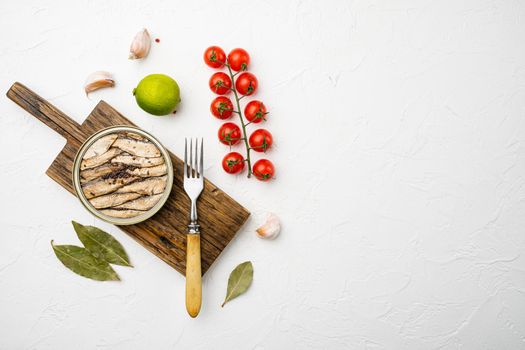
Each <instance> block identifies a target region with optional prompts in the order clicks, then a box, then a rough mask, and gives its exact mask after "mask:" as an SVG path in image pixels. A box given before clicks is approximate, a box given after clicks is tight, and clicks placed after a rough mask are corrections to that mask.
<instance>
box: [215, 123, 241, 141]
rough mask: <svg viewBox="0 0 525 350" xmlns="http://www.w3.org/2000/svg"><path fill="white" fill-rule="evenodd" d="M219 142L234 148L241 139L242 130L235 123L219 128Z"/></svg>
mask: <svg viewBox="0 0 525 350" xmlns="http://www.w3.org/2000/svg"><path fill="white" fill-rule="evenodd" d="M218 135H219V141H221V142H222V143H224V144H225V145H228V146H232V145H235V144H237V143H238V142H239V141H240V139H241V129H240V128H239V127H238V126H237V125H236V124H234V123H224V124H222V126H221V127H220V128H219V133H218Z"/></svg>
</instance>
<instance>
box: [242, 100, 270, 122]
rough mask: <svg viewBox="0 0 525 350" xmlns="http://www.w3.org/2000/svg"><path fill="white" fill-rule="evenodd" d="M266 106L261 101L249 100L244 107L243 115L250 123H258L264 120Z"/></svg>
mask: <svg viewBox="0 0 525 350" xmlns="http://www.w3.org/2000/svg"><path fill="white" fill-rule="evenodd" d="M266 114H268V112H266V106H265V105H264V103H262V102H261V101H256V100H253V101H250V102H249V103H248V104H247V105H246V107H244V116H245V117H246V119H248V121H249V122H252V123H260V122H261V121H263V120H266Z"/></svg>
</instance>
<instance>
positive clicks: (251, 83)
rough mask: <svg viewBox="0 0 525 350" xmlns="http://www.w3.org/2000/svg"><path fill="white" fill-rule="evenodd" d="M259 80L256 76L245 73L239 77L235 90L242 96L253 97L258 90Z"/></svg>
mask: <svg viewBox="0 0 525 350" xmlns="http://www.w3.org/2000/svg"><path fill="white" fill-rule="evenodd" d="M257 84H258V82H257V78H256V77H255V75H253V74H252V73H249V72H244V73H241V75H239V77H238V78H237V80H236V81H235V88H236V89H237V91H239V92H240V93H241V94H242V95H247V96H249V95H251V94H253V93H254V92H255V90H257Z"/></svg>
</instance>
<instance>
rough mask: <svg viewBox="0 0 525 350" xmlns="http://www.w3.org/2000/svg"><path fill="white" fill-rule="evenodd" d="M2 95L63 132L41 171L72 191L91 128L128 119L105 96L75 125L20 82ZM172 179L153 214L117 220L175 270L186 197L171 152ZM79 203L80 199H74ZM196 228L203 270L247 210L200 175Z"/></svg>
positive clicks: (182, 248)
mask: <svg viewBox="0 0 525 350" xmlns="http://www.w3.org/2000/svg"><path fill="white" fill-rule="evenodd" d="M7 97H9V98H10V99H11V100H13V101H14V102H15V103H17V104H18V105H19V106H20V107H22V108H23V109H25V110H26V111H28V112H29V113H31V114H32V115H33V116H35V117H36V118H37V119H39V120H40V121H42V122H43V123H44V124H46V125H47V126H49V127H50V128H52V129H53V130H55V131H56V132H58V133H59V134H60V135H62V136H63V137H64V138H65V139H66V140H67V143H66V145H65V146H64V148H63V149H62V151H61V152H60V154H59V155H58V156H57V157H56V159H55V160H54V161H53V163H52V164H51V166H50V167H49V169H47V172H46V174H47V175H48V176H49V177H51V178H52V179H53V180H55V181H56V182H58V183H59V184H60V185H61V186H62V187H64V188H65V189H66V190H68V191H69V192H71V193H72V194H75V190H74V188H73V182H72V175H71V174H72V168H73V161H74V158H75V155H76V153H77V150H78V149H79V147H80V146H81V144H82V143H83V142H84V140H86V139H87V138H88V137H89V136H90V135H92V134H93V133H95V132H97V131H99V130H101V129H104V128H107V127H110V126H115V125H131V126H135V124H133V123H132V122H130V121H129V120H128V119H126V118H125V117H124V116H123V115H122V114H120V113H119V112H117V111H116V110H115V109H114V108H112V107H111V106H110V105H108V104H107V103H106V102H104V101H100V102H99V103H98V104H97V106H96V107H95V109H93V111H92V112H91V114H90V115H89V116H88V117H87V119H86V120H85V121H84V122H83V123H82V125H78V123H76V122H75V121H74V120H72V119H71V118H69V117H68V116H67V115H65V114H64V113H63V112H61V111H60V110H59V109H57V108H56V107H54V106H53V105H51V104H50V103H49V102H48V101H46V100H44V99H43V98H42V97H40V96H38V95H37V94H35V93H34V92H33V91H31V90H30V89H28V88H27V87H25V86H24V85H22V84H20V83H14V84H13V86H11V88H10V89H9V91H8V92H7ZM170 156H171V161H172V162H173V170H174V180H173V188H172V190H171V195H170V197H169V199H168V200H167V202H166V204H165V205H164V206H163V207H162V209H161V210H159V211H158V212H157V213H156V214H155V215H154V216H153V217H151V218H149V219H148V220H146V221H144V222H141V223H139V224H135V225H127V226H118V227H119V228H120V229H121V230H122V231H124V232H126V233H127V234H129V235H130V236H131V237H133V238H134V239H135V240H137V241H138V242H139V243H140V244H142V245H143V246H144V247H145V248H146V249H148V250H149V251H150V252H152V253H153V254H155V255H157V256H158V257H159V258H161V259H162V260H164V261H165V262H166V263H168V264H169V265H170V266H172V267H173V268H175V269H176V270H177V271H179V272H180V273H182V274H184V273H185V270H186V233H187V224H188V215H189V214H188V213H189V210H190V201H189V200H188V198H187V196H186V194H185V193H184V189H183V187H182V170H183V162H182V161H181V160H180V159H179V158H177V157H176V156H175V155H173V153H171V152H170ZM78 205H79V206H81V205H82V204H81V203H80V201H79V203H78ZM197 208H198V212H199V224H200V231H201V257H202V273H203V274H204V273H205V272H206V271H207V270H208V268H209V267H210V266H211V264H212V263H213V262H214V261H215V259H217V258H218V256H219V255H220V253H221V252H222V251H223V250H224V248H225V247H226V246H227V245H228V243H229V242H230V241H231V240H232V238H233V237H234V236H235V234H236V233H237V231H238V230H239V229H240V228H241V227H242V225H243V224H244V223H245V222H246V220H247V219H248V217H249V215H250V213H249V212H248V210H246V209H245V208H244V207H242V206H241V205H240V204H239V203H237V202H236V201H235V200H233V199H232V198H231V197H230V196H228V195H227V194H226V193H224V192H223V191H221V190H220V189H219V188H217V186H215V185H214V184H212V183H211V182H209V181H208V180H206V179H205V181H204V190H203V192H202V194H201V196H200V198H199V201H198V203H197Z"/></svg>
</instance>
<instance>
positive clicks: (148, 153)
mask: <svg viewBox="0 0 525 350" xmlns="http://www.w3.org/2000/svg"><path fill="white" fill-rule="evenodd" d="M113 146H114V147H117V148H120V149H121V150H123V151H125V152H128V153H129V154H132V155H134V156H139V157H160V151H159V149H158V148H157V146H155V144H153V143H151V142H144V141H139V140H136V139H130V138H124V137H119V138H118V139H116V140H115V142H114V143H113Z"/></svg>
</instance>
